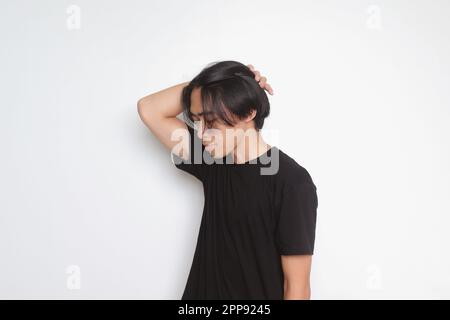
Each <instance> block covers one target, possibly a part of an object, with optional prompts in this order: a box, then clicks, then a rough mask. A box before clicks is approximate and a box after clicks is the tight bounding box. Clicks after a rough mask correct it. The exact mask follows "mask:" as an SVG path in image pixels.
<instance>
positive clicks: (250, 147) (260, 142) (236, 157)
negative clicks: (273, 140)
mask: <svg viewBox="0 0 450 320" xmlns="http://www.w3.org/2000/svg"><path fill="white" fill-rule="evenodd" d="M247 140H248V141H247ZM270 148H271V146H270V145H269V144H267V143H266V142H265V141H264V139H263V138H262V136H261V133H260V132H259V131H256V130H255V134H252V135H249V137H248V139H246V138H245V137H244V138H243V141H242V142H241V143H240V144H239V145H238V146H237V147H236V148H235V149H234V150H233V151H232V153H233V161H234V163H236V164H239V163H245V162H248V161H250V160H253V159H256V158H258V157H259V156H261V155H262V154H264V153H265V152H266V151H267V150H269V149H270Z"/></svg>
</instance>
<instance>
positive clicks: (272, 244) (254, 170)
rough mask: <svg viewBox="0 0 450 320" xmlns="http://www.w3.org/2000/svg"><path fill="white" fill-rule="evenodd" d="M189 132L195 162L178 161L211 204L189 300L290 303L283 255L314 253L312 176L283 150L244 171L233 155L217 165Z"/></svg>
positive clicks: (198, 247) (188, 289) (190, 280)
mask: <svg viewBox="0 0 450 320" xmlns="http://www.w3.org/2000/svg"><path fill="white" fill-rule="evenodd" d="M187 128H188V131H189V133H190V138H191V140H190V141H191V143H190V150H189V157H190V160H189V161H183V159H182V158H180V157H178V156H177V155H175V154H174V153H172V154H171V155H172V157H173V158H172V160H173V162H174V164H175V166H176V167H177V168H179V169H181V170H183V171H186V172H188V173H189V174H191V175H193V176H195V177H196V178H197V179H199V180H200V181H201V182H202V184H203V190H204V196H205V203H204V209H203V215H202V219H201V224H200V229H199V234H198V238H197V245H196V249H195V253H194V258H193V261H192V266H191V270H190V273H189V277H188V280H187V283H186V287H185V290H184V293H183V296H182V298H181V299H182V300H186V299H192V300H193V299H271V300H274V299H277V300H278V299H283V292H284V290H283V285H284V275H283V270H282V264H281V255H296V254H301V255H304V254H306V255H312V254H313V252H314V240H315V229H316V212H317V205H318V201H317V193H316V186H315V184H314V183H313V180H312V178H311V176H310V175H309V173H308V172H307V170H306V169H305V168H303V167H302V166H300V165H299V164H298V163H297V162H296V161H295V160H293V159H292V158H290V157H289V156H288V155H287V154H285V153H284V152H283V151H281V150H280V149H278V148H277V147H276V146H272V147H271V148H270V149H269V150H268V151H266V152H265V153H264V154H262V155H260V156H259V157H258V158H256V159H253V160H251V161H247V162H245V163H242V164H237V163H230V162H232V154H231V153H229V154H228V155H227V156H225V157H224V158H222V159H219V160H217V159H216V160H215V161H214V159H213V158H212V157H211V155H210V154H209V153H208V152H207V151H205V149H204V146H203V145H202V144H201V140H200V139H199V138H198V137H197V135H196V134H195V132H194V129H192V128H191V127H189V126H187ZM200 146H201V147H200ZM192 150H201V152H197V151H196V152H192ZM195 154H197V155H195ZM203 154H204V155H205V157H204V158H202V155H203ZM194 155H195V157H198V158H196V159H195V160H194ZM277 158H278V159H277ZM198 160H200V163H198ZM267 160H270V162H269V163H268V161H267ZM227 161H228V162H227ZM255 161H256V163H255ZM276 163H278V165H277V164H276ZM277 167H278V169H277V170H276V168H277ZM264 168H266V169H265V170H268V168H270V170H269V173H270V174H267V171H266V173H265V174H262V171H261V170H264ZM275 172H276V173H275ZM273 173H275V174H273Z"/></svg>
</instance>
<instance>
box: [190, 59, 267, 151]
mask: <svg viewBox="0 0 450 320" xmlns="http://www.w3.org/2000/svg"><path fill="white" fill-rule="evenodd" d="M182 104H183V114H184V117H185V120H186V122H187V123H188V124H189V125H191V126H195V127H196V129H197V132H198V135H199V138H200V139H202V141H203V144H204V145H206V146H208V145H209V144H211V145H210V146H208V147H207V151H209V152H210V153H211V155H212V156H213V157H214V158H222V157H224V156H225V155H227V154H228V153H229V152H231V151H232V150H233V149H236V147H237V146H238V145H240V144H241V143H243V142H244V140H245V137H246V135H247V136H254V135H255V134H257V133H258V132H259V130H260V129H261V128H262V127H263V125H264V119H265V118H266V117H267V116H268V115H269V112H270V105H269V100H268V98H267V95H266V93H265V91H264V89H263V88H261V87H260V86H259V84H258V82H257V81H256V80H255V78H254V73H253V72H252V71H251V70H250V69H249V68H248V67H247V66H245V65H243V64H242V63H239V62H236V61H222V62H216V63H213V64H210V65H209V66H207V67H206V68H205V69H203V70H202V71H201V72H200V73H199V74H198V75H197V76H196V77H195V78H194V79H193V80H192V81H191V82H190V83H189V85H187V86H186V87H185V88H184V89H183V92H182ZM245 143H247V142H245ZM211 147H212V148H211Z"/></svg>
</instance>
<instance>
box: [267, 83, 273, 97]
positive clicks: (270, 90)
mask: <svg viewBox="0 0 450 320" xmlns="http://www.w3.org/2000/svg"><path fill="white" fill-rule="evenodd" d="M266 89H267V91H269V93H270V94H271V95H273V89H272V87H271V86H270V84H268V83H266Z"/></svg>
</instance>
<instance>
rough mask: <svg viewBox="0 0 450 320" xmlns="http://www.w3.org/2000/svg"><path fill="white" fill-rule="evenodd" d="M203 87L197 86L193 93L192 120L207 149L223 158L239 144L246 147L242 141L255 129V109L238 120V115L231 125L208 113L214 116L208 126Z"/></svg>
mask: <svg viewBox="0 0 450 320" xmlns="http://www.w3.org/2000/svg"><path fill="white" fill-rule="evenodd" d="M200 90H201V88H195V89H193V90H192V94H191V113H192V114H193V115H192V120H193V121H194V123H195V125H196V129H197V134H198V137H199V138H200V139H201V140H202V142H203V145H204V146H205V149H206V151H208V152H209V153H210V154H211V156H212V157H213V158H223V157H225V156H226V155H227V154H228V153H230V152H231V151H233V150H235V149H236V148H237V147H238V146H241V147H244V146H245V144H243V143H242V142H243V141H244V140H245V139H244V138H245V135H246V132H247V135H248V134H249V132H251V131H253V132H254V130H249V131H247V129H254V124H253V121H252V119H253V118H254V116H255V114H256V112H255V111H254V112H253V113H252V114H251V115H250V116H249V117H247V118H246V119H244V120H238V119H237V118H236V117H232V118H233V119H236V120H237V121H236V125H235V126H230V125H228V124H226V123H225V122H224V121H223V120H221V119H220V118H218V117H217V116H216V115H208V119H210V117H211V116H212V118H213V119H215V120H213V123H212V125H211V127H210V128H207V127H206V123H205V119H204V114H203V113H202V112H203V108H202V100H201V91H200ZM246 143H248V142H246Z"/></svg>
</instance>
